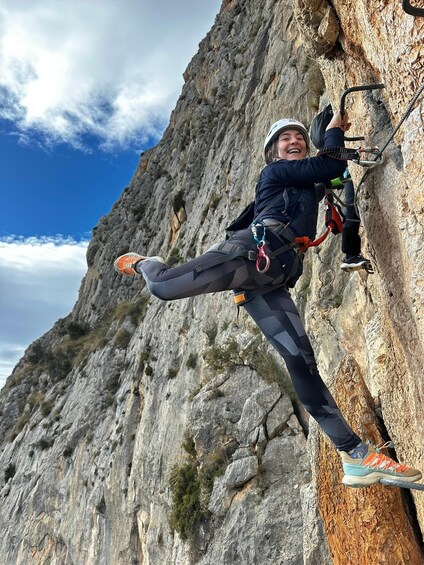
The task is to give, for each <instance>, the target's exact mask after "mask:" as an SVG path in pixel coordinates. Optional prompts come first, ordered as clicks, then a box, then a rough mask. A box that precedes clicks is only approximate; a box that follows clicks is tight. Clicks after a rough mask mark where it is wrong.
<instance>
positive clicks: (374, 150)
mask: <svg viewBox="0 0 424 565" xmlns="http://www.w3.org/2000/svg"><path fill="white" fill-rule="evenodd" d="M357 151H358V153H367V154H369V155H374V156H375V159H374V160H373V161H371V160H369V159H361V157H360V156H359V157H358V159H357V160H354V161H353V162H354V163H357V164H358V165H361V166H362V167H365V168H368V169H372V168H373V167H375V166H376V165H381V163H382V162H383V161H384V157H383V155H382V153H381V151H380V149H379V148H378V147H377V146H376V145H374V146H373V147H359V148H358V149H357Z"/></svg>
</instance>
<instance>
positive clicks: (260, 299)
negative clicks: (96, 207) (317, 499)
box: [115, 112, 421, 487]
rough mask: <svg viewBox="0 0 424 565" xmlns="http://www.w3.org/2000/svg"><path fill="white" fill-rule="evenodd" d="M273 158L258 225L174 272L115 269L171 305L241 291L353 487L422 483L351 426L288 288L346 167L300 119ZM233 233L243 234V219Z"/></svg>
mask: <svg viewBox="0 0 424 565" xmlns="http://www.w3.org/2000/svg"><path fill="white" fill-rule="evenodd" d="M349 127H350V124H349V123H348V122H347V114H346V113H345V114H344V119H343V118H342V116H341V114H340V112H338V113H336V114H335V115H334V116H333V118H332V120H331V121H330V123H329V124H328V126H327V129H326V133H325V147H335V146H343V137H344V135H343V133H344V131H347V129H349ZM264 151H265V160H266V163H267V166H266V167H265V168H264V169H263V171H262V173H261V175H260V178H259V182H258V184H257V187H256V197H255V203H254V214H253V216H254V218H253V221H251V220H252V218H250V221H251V226H250V227H248V228H247V229H238V230H237V231H233V232H232V235H230V237H229V239H228V240H227V241H223V242H220V243H218V244H216V245H214V246H213V247H212V248H210V249H209V250H208V251H207V252H206V253H204V254H203V255H201V256H200V257H198V258H196V259H193V260H192V261H189V262H188V263H185V264H183V265H179V266H177V267H174V268H168V267H167V266H166V265H165V264H164V261H163V259H162V258H160V257H143V256H141V255H138V254H136V253H127V254H125V255H122V256H120V257H119V258H118V259H116V261H115V269H116V270H117V271H118V272H119V273H122V274H126V275H137V274H141V275H143V277H144V279H145V280H146V283H147V286H148V288H149V290H150V291H151V292H152V294H153V295H154V296H156V297H158V298H161V299H162V300H176V299H179V298H186V297H189V296H196V295H199V294H206V293H210V292H219V291H224V290H233V291H234V293H235V301H236V304H238V305H242V306H243V307H244V308H245V309H246V311H247V312H248V313H249V314H250V316H251V317H252V318H253V319H254V320H255V322H256V323H257V325H258V326H259V328H260V329H261V331H262V332H263V333H264V335H265V336H266V337H267V339H268V340H269V341H270V343H271V344H272V345H273V346H274V347H275V349H276V350H277V351H278V352H279V353H280V355H281V356H282V357H283V359H284V361H285V363H286V365H287V369H288V371H289V373H290V376H291V379H292V381H293V385H294V388H295V390H296V393H297V395H298V396H299V399H300V401H301V402H302V403H303V405H304V406H305V408H306V410H307V411H308V412H309V413H310V414H311V416H312V417H313V418H314V419H315V420H316V421H317V422H318V424H319V425H320V426H321V428H322V429H323V431H324V432H325V433H326V434H327V436H328V437H329V438H330V440H331V441H332V442H333V443H334V445H335V446H336V448H337V449H338V450H339V452H340V455H341V457H342V461H343V467H344V473H345V474H344V477H343V484H345V485H348V486H354V487H358V486H367V485H370V484H373V483H376V482H378V481H379V479H380V478H381V477H388V476H389V477H396V478H397V479H400V480H403V481H406V482H413V481H416V480H419V479H420V478H421V472H420V471H418V470H417V469H413V468H409V467H405V466H403V465H400V464H398V463H396V462H395V461H393V460H392V459H390V458H389V457H387V456H385V455H383V454H382V453H380V452H379V450H378V448H375V447H373V446H372V445H370V444H368V443H365V442H363V441H361V439H360V438H359V437H358V436H357V435H356V434H355V433H354V432H353V430H352V429H351V428H350V427H349V425H348V424H347V422H346V421H345V419H344V418H343V416H342V414H341V413H340V410H339V408H338V407H337V404H336V402H335V400H334V399H333V397H332V396H331V394H330V392H329V390H328V388H327V387H326V385H325V384H324V382H323V380H322V379H321V377H320V375H319V373H318V369H317V365H316V362H315V358H314V353H313V351H312V347H311V344H310V342H309V339H308V337H307V336H306V333H305V330H304V327H303V324H302V321H301V319H300V317H299V314H298V311H297V309H296V306H295V304H294V302H293V300H292V299H291V297H290V294H289V293H288V290H287V289H288V288H289V287H293V286H294V285H295V283H296V281H297V279H298V278H299V277H300V275H301V274H302V254H300V253H299V250H298V246H296V243H295V238H296V237H303V236H307V237H309V238H312V239H313V238H314V237H315V232H316V223H317V211H318V195H317V190H316V187H315V183H320V182H324V183H326V182H329V181H330V180H331V179H334V178H335V177H338V176H340V175H342V174H343V172H344V170H345V168H346V163H345V162H344V161H338V160H335V159H332V158H330V157H327V156H320V157H311V158H307V155H308V152H309V136H308V133H307V131H306V128H305V126H304V125H303V124H301V123H300V122H298V121H297V120H292V119H282V120H279V121H278V122H276V123H275V124H273V125H272V127H271V129H270V131H269V133H268V135H267V136H266V139H265V144H264ZM250 221H249V223H250ZM238 224H241V226H240V225H238ZM231 227H232V228H233V230H234V228H235V229H237V227H243V221H239V222H237V221H236V222H235V223H233V224H232V226H231ZM244 227H245V226H244ZM255 261H256V262H255Z"/></svg>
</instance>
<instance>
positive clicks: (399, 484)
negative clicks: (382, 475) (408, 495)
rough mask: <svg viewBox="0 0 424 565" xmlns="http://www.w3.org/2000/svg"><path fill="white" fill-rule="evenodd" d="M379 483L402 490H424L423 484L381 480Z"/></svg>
mask: <svg viewBox="0 0 424 565" xmlns="http://www.w3.org/2000/svg"><path fill="white" fill-rule="evenodd" d="M379 482H380V483H381V484H382V485H385V486H388V487H400V488H408V489H412V490H424V484H422V483H407V482H405V481H399V480H397V479H380V481H379Z"/></svg>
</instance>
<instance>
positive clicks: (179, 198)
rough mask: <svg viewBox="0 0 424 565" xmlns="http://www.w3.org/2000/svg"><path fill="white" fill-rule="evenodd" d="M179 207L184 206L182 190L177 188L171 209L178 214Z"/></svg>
mask: <svg viewBox="0 0 424 565" xmlns="http://www.w3.org/2000/svg"><path fill="white" fill-rule="evenodd" d="M181 208H185V201H184V191H183V190H179V191H178V192H177V194H176V195H175V196H174V198H173V200H172V209H173V211H174V212H175V214H178V212H179V211H180V210H181Z"/></svg>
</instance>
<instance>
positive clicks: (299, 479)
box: [0, 0, 424, 565]
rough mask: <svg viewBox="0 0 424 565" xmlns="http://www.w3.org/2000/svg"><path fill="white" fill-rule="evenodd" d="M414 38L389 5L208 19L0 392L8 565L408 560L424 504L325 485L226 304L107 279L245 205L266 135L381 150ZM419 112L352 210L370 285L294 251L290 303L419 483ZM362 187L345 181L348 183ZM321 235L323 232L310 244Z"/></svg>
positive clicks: (211, 239) (291, 410)
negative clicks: (314, 123) (76, 283)
mask: <svg viewBox="0 0 424 565" xmlns="http://www.w3.org/2000/svg"><path fill="white" fill-rule="evenodd" d="M422 39H423V22H422V19H420V18H415V19H414V18H412V17H411V16H407V15H406V14H405V13H404V12H403V11H402V9H401V5H400V3H399V5H398V4H396V5H395V6H394V5H392V4H389V3H382V4H381V5H380V4H379V5H375V4H373V3H369V2H368V3H365V2H362V1H355V2H353V0H352V2H346V1H344V2H341V1H338V0H335V1H333V2H332V3H331V5H330V3H327V2H324V1H322V2H315V1H314V2H313V1H307V0H297V1H296V2H294V3H291V2H287V1H283V0H258V1H257V2H254V3H253V2H248V3H246V2H241V1H239V0H226V1H224V2H223V4H222V7H221V11H220V14H219V15H218V16H217V19H216V22H215V25H214V27H213V29H212V30H211V32H210V33H209V34H208V35H207V36H206V38H205V39H204V40H203V42H202V43H201V44H200V48H199V53H198V54H197V55H196V56H195V57H194V58H193V60H192V61H191V62H190V64H189V65H188V68H187V70H186V72H185V75H184V78H185V84H184V87H183V90H182V93H181V96H180V98H179V100H178V102H177V105H176V108H175V110H174V112H173V113H172V115H171V119H170V124H169V126H168V128H167V129H166V131H165V133H164V135H163V138H162V140H161V142H160V143H159V144H158V146H157V147H155V148H152V149H150V150H148V151H146V152H145V153H144V154H143V155H142V157H141V159H140V163H139V166H138V168H137V170H136V172H135V174H134V177H133V179H132V181H131V183H130V185H129V187H127V188H126V189H125V190H124V191H123V193H122V195H121V197H120V199H119V200H118V202H117V203H116V204H115V205H114V207H113V208H112V210H111V212H110V214H109V215H107V216H105V217H103V218H101V220H100V222H99V224H98V226H97V227H96V228H95V229H94V231H93V238H92V241H91V243H90V247H89V249H88V253H87V262H88V265H89V269H88V273H87V275H86V277H85V279H84V281H83V283H82V285H81V289H80V294H79V299H78V301H77V303H76V305H75V308H74V310H73V311H72V313H71V314H70V315H69V317H68V318H66V319H64V320H59V321H58V322H57V324H56V325H55V327H54V328H53V329H52V330H51V331H50V332H48V333H47V334H46V335H45V336H43V337H42V338H40V339H39V340H38V341H37V342H35V343H34V344H33V345H32V346H31V347H30V348H29V349H28V351H27V352H26V353H25V356H24V358H23V359H22V360H21V361H20V362H19V364H18V366H17V367H16V369H15V370H14V372H13V374H12V376H11V377H10V378H9V380H8V382H7V384H6V387H5V388H4V389H3V391H2V393H1V419H0V438H1V442H2V443H1V447H2V449H1V454H0V460H1V465H2V468H3V469H4V476H3V477H2V479H3V480H2V483H1V491H0V496H1V503H2V513H1V518H0V531H1V532H2V536H1V538H0V560H1V561H2V562H5V563H9V562H10V563H12V562H13V563H22V564H25V565H26V564H28V563H54V562H56V563H61V564H77V563H78V564H79V563H90V564H99V565H100V564H101V565H104V564H106V563H110V564H121V563H122V564H123V563H140V564H141V563H143V564H144V563H150V564H154V565H156V564H158V563H176V564H177V563H178V564H191V563H202V564H203V565H206V564H216V563H226V564H227V563H228V564H230V563H234V564H239V563H246V564H253V563H255V564H256V563H257V564H264V565H265V564H269V563H281V564H283V563H284V564H287V565H289V564H290V565H294V564H298V563H299V564H300V563H306V564H308V565H316V564H317V563H320V564H322V565H324V564H327V563H328V564H330V563H346V556H348V559H349V562H351V563H358V564H359V563H371V562H378V563H387V564H393V565H398V564H399V563H403V562H405V563H406V562H409V563H414V564H415V563H416V564H418V563H422V561H423V559H424V558H423V552H422V533H421V532H422V530H423V528H424V502H423V500H422V497H421V498H420V493H418V494H414V493H412V494H411V495H410V494H409V493H405V494H404V493H399V492H398V491H397V490H391V489H389V488H386V487H382V486H374V487H370V488H369V489H367V490H353V489H352V490H348V489H346V488H345V487H342V486H341V484H340V477H341V468H340V461H339V458H338V455H337V453H336V452H335V450H334V448H333V447H332V446H331V445H330V444H329V443H328V440H326V439H325V438H324V437H323V436H322V435H321V433H320V431H319V430H318V428H317V426H316V425H314V424H313V423H312V424H310V423H309V422H308V420H307V418H306V417H305V413H304V412H303V411H302V408H301V407H300V406H299V405H298V404H297V401H296V398H295V395H294V393H293V391H292V388H291V385H290V382H289V379H288V377H287V375H286V372H285V369H284V367H283V365H282V364H281V361H280V359H279V358H278V357H277V356H276V355H275V354H274V353H273V352H272V351H271V350H270V348H269V347H268V345H267V343H266V342H265V341H264V339H263V338H262V337H261V336H260V335H258V333H257V330H256V328H255V326H254V324H253V323H252V322H251V321H250V320H249V319H248V318H247V316H246V314H245V313H244V312H241V313H240V314H239V315H238V316H237V313H236V310H235V309H234V307H233V305H232V298H231V295H229V294H228V293H224V294H217V295H207V296H203V297H197V298H192V299H185V300H181V301H178V302H174V303H164V302H160V301H159V300H157V299H155V298H151V297H150V295H149V293H148V292H147V289H146V288H145V287H144V283H143V281H142V280H141V279H140V278H137V279H136V280H134V279H131V278H124V277H122V276H120V275H118V274H117V273H115V272H114V271H113V269H112V268H111V266H112V262H113V259H114V258H115V257H116V256H117V255H119V254H121V253H122V252H125V251H127V250H140V251H142V252H146V253H147V254H153V255H157V254H159V255H163V256H165V257H167V261H168V262H169V263H178V262H180V261H184V260H187V259H190V258H192V257H194V256H196V255H197V254H200V253H202V252H203V251H204V250H206V249H207V248H208V247H209V246H210V245H212V244H213V243H215V242H216V241H217V240H218V239H220V238H221V237H222V234H223V228H224V226H225V225H226V224H227V223H228V222H229V220H230V219H232V218H233V217H235V216H236V215H237V214H238V212H239V211H240V210H241V209H242V208H243V207H244V205H245V204H246V203H247V202H248V201H250V200H251V199H252V196H253V193H254V186H255V180H256V178H257V175H258V172H259V170H260V168H261V167H262V162H263V161H262V159H263V157H262V151H261V147H262V141H263V137H264V135H265V133H266V130H267V128H268V126H269V124H270V123H272V122H273V121H274V120H275V119H277V118H279V117H281V116H296V117H299V118H301V119H302V120H303V121H304V122H305V123H306V124H308V125H309V124H310V121H311V119H312V117H313V115H314V114H315V113H316V111H317V109H318V108H320V107H323V106H324V104H326V103H328V101H331V102H332V103H333V105H335V106H337V104H338V101H339V100H340V96H341V94H342V92H343V91H344V89H345V88H346V87H348V86H352V85H354V84H360V83H364V82H366V83H370V82H373V83H375V82H384V83H385V84H386V88H385V89H384V90H383V91H379V92H378V93H376V92H373V93H368V94H354V95H352V96H351V97H349V99H348V101H347V102H348V111H349V115H350V117H351V121H352V122H353V126H352V134H357V133H363V134H364V135H365V136H366V143H367V144H368V143H371V142H372V143H377V144H384V143H385V140H387V139H388V138H389V136H390V135H391V133H392V132H393V129H394V127H395V126H396V124H397V123H398V121H399V119H400V118H401V116H402V114H403V112H404V111H405V110H406V108H407V106H408V103H409V100H410V99H411V97H412V95H413V93H414V92H415V91H416V89H417V87H418V86H419V85H420V84H422V83H423V63H422V61H423V59H422ZM422 133H423V121H422V101H421V102H420V104H418V105H417V107H416V108H415V109H414V110H413V112H412V114H411V116H410V117H409V118H408V120H407V122H405V124H404V125H403V127H402V128H400V129H399V131H398V133H397V134H396V136H395V139H394V142H391V143H389V145H388V146H387V149H386V150H385V155H386V160H385V163H384V164H383V165H381V166H379V167H378V168H375V169H373V170H372V171H370V172H369V173H368V174H367V177H366V179H364V182H363V183H362V184H361V186H360V189H359V192H358V205H359V209H360V213H361V219H362V223H363V230H362V235H363V248H364V252H365V253H366V254H368V255H370V257H371V258H372V261H373V264H374V266H375V271H376V272H375V274H374V275H367V274H359V273H356V274H353V275H348V274H346V273H343V272H342V271H340V270H339V267H338V266H339V263H340V259H341V251H340V241H339V239H338V238H332V239H331V240H329V241H328V242H326V244H325V245H324V246H322V247H321V248H319V249H318V250H315V251H313V252H309V253H308V254H309V257H308V259H307V262H306V268H305V273H304V275H303V277H302V279H301V280H300V281H299V284H298V286H297V288H296V291H295V293H294V294H295V297H296V300H297V303H298V305H299V308H300V310H301V312H302V314H303V315H304V318H305V322H306V325H307V328H308V331H309V333H310V335H311V338H312V340H313V343H314V346H315V349H316V352H317V360H318V363H319V367H320V370H321V373H322V375H323V378H324V379H325V380H326V382H328V383H329V385H330V387H331V389H332V390H333V392H334V394H335V396H336V397H337V400H338V402H339V403H340V406H341V407H342V409H343V412H344V414H345V415H346V418H347V419H348V420H349V421H350V422H351V424H352V426H354V427H355V429H357V430H358V432H359V433H360V434H361V435H366V436H367V437H369V438H370V439H371V440H373V441H376V442H378V441H380V440H381V441H383V440H386V439H392V440H393V441H394V443H395V445H396V454H394V455H395V456H397V457H398V458H399V460H401V461H402V462H403V463H406V464H411V465H414V466H417V467H421V468H423V467H424V453H423V439H422V438H423V431H424V430H423V421H422V410H423V393H424V391H423V381H422V379H421V374H422V370H423V367H422V364H423V361H422V360H423V358H424V357H423V355H422V354H421V352H422V349H423V337H422V336H423V335H424V333H423V329H424V328H423V324H424V321H423V318H424V310H423V306H422V303H423V300H422V289H423V285H422V282H423V281H422V272H423V270H424V269H423V267H424V265H423V254H422V243H421V242H422V233H423V205H422V200H423V197H422V193H421V187H422V180H423V165H422V159H421V155H422V154H423V150H424V147H423V145H424V138H423V135H422ZM351 173H352V176H353V178H354V180H355V182H356V184H357V185H359V183H360V181H361V178H362V174H363V170H362V169H360V168H359V167H358V166H355V165H352V166H351ZM320 225H322V223H321V224H320Z"/></svg>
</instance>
